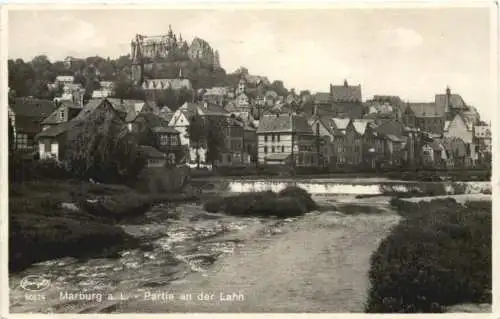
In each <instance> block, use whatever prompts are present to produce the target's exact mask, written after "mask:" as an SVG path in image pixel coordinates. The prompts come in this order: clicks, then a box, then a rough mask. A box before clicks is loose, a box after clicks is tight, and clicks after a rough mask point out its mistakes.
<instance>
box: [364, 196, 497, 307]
mask: <svg viewBox="0 0 500 319" xmlns="http://www.w3.org/2000/svg"><path fill="white" fill-rule="evenodd" d="M391 204H392V205H393V206H394V207H395V208H396V209H397V211H398V212H399V214H401V215H402V216H403V217H404V219H403V220H402V222H401V223H400V224H399V225H398V226H396V227H395V228H394V229H393V231H392V233H391V234H390V235H389V236H388V237H387V238H386V239H384V240H383V241H382V242H381V244H380V246H379V248H378V250H377V251H376V252H375V253H374V254H373V255H372V257H371V268H370V272H369V277H370V282H371V289H370V291H369V298H368V301H367V304H366V311H367V312H370V313H377V312H378V313H397V312H400V313H401V312H402V313H418V312H420V313H422V312H443V311H445V307H448V306H451V305H456V304H462V303H491V298H492V296H491V287H492V283H491V273H492V270H491V267H492V265H491V244H492V243H491V227H492V219H491V202H469V203H466V204H465V205H461V204H458V203H457V202H456V201H455V200H453V199H451V198H448V199H436V200H433V201H430V202H418V203H410V202H407V201H404V200H401V199H393V200H392V201H391Z"/></svg>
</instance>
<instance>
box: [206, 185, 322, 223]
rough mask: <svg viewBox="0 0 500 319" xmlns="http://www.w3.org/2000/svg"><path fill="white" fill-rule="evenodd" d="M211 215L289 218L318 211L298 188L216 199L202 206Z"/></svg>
mask: <svg viewBox="0 0 500 319" xmlns="http://www.w3.org/2000/svg"><path fill="white" fill-rule="evenodd" d="M204 209H205V210H206V211H208V212H211V213H216V212H224V213H226V214H230V215H236V216H275V217H291V216H299V215H303V214H305V213H307V212H310V211H312V210H315V209H318V205H317V204H316V203H315V202H314V200H313V199H312V198H311V195H310V194H309V193H307V192H306V191H305V190H303V189H301V188H298V187H287V188H285V189H284V190H282V191H281V192H279V193H274V192H272V191H267V192H254V193H244V194H238V195H232V196H226V197H216V198H213V199H211V200H209V201H207V202H206V203H205V204H204Z"/></svg>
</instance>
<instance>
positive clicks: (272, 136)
mask: <svg viewBox="0 0 500 319" xmlns="http://www.w3.org/2000/svg"><path fill="white" fill-rule="evenodd" d="M271 141H273V142H274V134H272V135H271Z"/></svg>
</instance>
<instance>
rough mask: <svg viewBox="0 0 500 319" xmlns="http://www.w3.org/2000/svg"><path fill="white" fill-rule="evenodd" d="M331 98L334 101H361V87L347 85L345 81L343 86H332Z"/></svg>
mask: <svg viewBox="0 0 500 319" xmlns="http://www.w3.org/2000/svg"><path fill="white" fill-rule="evenodd" d="M331 91H332V98H333V100H334V101H349V102H353V101H361V99H362V96H361V85H356V86H352V85H348V84H347V81H346V82H345V83H344V85H332V86H331Z"/></svg>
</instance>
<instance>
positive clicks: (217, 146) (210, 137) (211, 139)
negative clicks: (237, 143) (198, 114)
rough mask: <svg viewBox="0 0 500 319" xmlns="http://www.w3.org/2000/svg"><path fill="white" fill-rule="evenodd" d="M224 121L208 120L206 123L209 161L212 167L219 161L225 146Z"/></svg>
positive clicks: (217, 119) (218, 119)
mask: <svg viewBox="0 0 500 319" xmlns="http://www.w3.org/2000/svg"><path fill="white" fill-rule="evenodd" d="M223 127H224V119H220V118H208V119H207V121H206V131H205V132H206V133H205V134H206V141H207V161H208V162H210V163H211V164H212V165H213V164H214V162H215V161H216V160H219V158H220V153H221V151H222V149H223V147H224V145H225V140H226V138H225V136H224V131H223Z"/></svg>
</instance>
